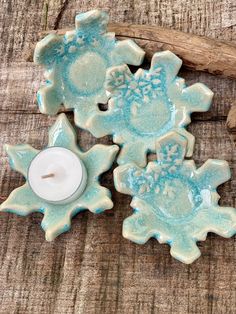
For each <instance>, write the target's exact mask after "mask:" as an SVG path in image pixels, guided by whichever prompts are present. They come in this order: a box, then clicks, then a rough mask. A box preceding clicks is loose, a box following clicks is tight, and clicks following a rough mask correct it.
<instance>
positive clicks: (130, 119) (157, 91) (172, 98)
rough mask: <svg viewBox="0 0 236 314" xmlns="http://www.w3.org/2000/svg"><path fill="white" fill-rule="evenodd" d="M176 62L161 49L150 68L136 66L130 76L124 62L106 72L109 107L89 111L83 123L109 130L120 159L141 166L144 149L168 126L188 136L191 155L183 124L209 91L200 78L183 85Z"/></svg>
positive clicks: (95, 130) (202, 106)
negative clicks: (109, 96)
mask: <svg viewBox="0 0 236 314" xmlns="http://www.w3.org/2000/svg"><path fill="white" fill-rule="evenodd" d="M181 64H182V61H181V60H180V59H179V58H178V57H177V56H176V55H174V54H173V53H172V52H170V51H164V52H158V53H155V54H154V56H153V58H152V62H151V68H150V70H149V71H145V70H142V69H139V70H138V71H137V72H136V73H135V74H134V75H133V74H132V73H131V72H130V70H129V68H128V67H127V66H126V65H122V66H117V67H113V68H111V69H109V70H108V71H107V76H106V88H107V90H108V91H109V92H110V93H111V99H110V101H109V108H108V111H106V112H100V114H94V115H93V116H92V117H91V118H90V119H89V120H88V125H87V128H88V129H89V130H90V131H91V132H92V134H93V135H94V136H96V137H102V136H104V135H107V134H112V135H113V140H114V142H115V143H118V144H121V145H122V150H121V153H120V155H119V157H118V163H119V164H125V163H127V162H135V163H136V164H138V165H139V166H145V165H146V154H147V152H154V151H155V143H156V140H157V139H158V138H159V137H160V136H162V135H164V134H166V133H168V132H170V131H177V132H178V133H180V134H182V135H184V136H185V137H186V138H187V139H188V147H187V156H191V155H192V152H193V146H194V137H193V135H191V134H190V133H188V132H187V131H186V129H185V126H186V125H187V124H189V123H190V121H191V120H190V114H191V113H192V112H195V111H207V110H208V109H209V106H210V104H211V100H212V97H213V93H212V91H211V90H209V89H208V88H207V87H206V86H205V85H203V84H201V83H196V84H194V85H192V86H190V87H186V86H185V83H184V80H183V79H182V78H179V77H177V76H176V75H177V73H178V71H179V69H180V67H181Z"/></svg>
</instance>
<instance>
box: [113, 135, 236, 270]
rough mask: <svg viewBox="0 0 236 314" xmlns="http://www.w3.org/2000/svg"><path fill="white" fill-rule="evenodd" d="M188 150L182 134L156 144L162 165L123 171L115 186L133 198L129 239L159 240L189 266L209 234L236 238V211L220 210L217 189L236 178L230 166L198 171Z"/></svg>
mask: <svg viewBox="0 0 236 314" xmlns="http://www.w3.org/2000/svg"><path fill="white" fill-rule="evenodd" d="M186 147H187V141H186V138H184V137H183V136H182V135H179V134H177V133H174V132H171V133H169V134H168V135H164V136H163V137H162V138H160V141H159V142H158V143H157V144H156V153H157V161H153V162H149V163H148V165H147V166H146V167H145V168H140V167H138V166H137V165H136V164H134V163H130V164H126V165H122V166H119V167H117V168H116V169H115V170H114V182H115V187H116V189H117V190H118V191H119V192H121V193H125V194H129V195H131V196H132V197H133V198H132V202H131V206H132V207H133V209H134V213H133V215H132V216H130V217H128V218H126V219H125V220H124V223H123V236H124V237H125V238H127V239H129V240H131V241H133V242H136V243H138V244H143V243H145V242H146V241H148V239H149V238H151V237H154V238H156V239H157V240H158V241H159V242H160V243H168V244H169V245H170V246H171V250H170V253H171V255H172V256H173V257H175V258H176V259H178V260H179V261H181V262H183V263H186V264H189V263H192V262H193V261H194V260H196V259H197V258H198V257H199V256H200V254H201V253H200V250H199V248H198V247H197V245H196V242H197V241H200V240H201V241H202V240H205V239H206V236H207V233H208V232H214V233H216V234H218V235H221V236H223V237H226V238H228V237H231V236H233V235H234V234H235V233H236V210H235V209H234V208H230V207H220V206H219V205H218V200H219V198H220V197H219V195H218V193H217V191H216V188H217V186H218V185H220V184H222V183H223V182H225V181H227V180H228V179H229V178H230V169H229V166H228V163H227V162H226V161H221V160H213V159H209V160H207V161H206V162H205V164H203V165H202V166H201V167H200V168H198V169H197V168H196V166H195V163H194V161H193V160H184V156H185V155H186Z"/></svg>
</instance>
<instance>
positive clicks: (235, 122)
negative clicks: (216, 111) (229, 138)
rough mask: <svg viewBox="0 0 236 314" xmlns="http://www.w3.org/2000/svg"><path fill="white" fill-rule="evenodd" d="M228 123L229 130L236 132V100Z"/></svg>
mask: <svg viewBox="0 0 236 314" xmlns="http://www.w3.org/2000/svg"><path fill="white" fill-rule="evenodd" d="M226 125H227V128H228V130H229V131H231V132H233V133H236V101H235V103H233V104H232V106H231V109H230V111H229V114H228V117H227V122H226Z"/></svg>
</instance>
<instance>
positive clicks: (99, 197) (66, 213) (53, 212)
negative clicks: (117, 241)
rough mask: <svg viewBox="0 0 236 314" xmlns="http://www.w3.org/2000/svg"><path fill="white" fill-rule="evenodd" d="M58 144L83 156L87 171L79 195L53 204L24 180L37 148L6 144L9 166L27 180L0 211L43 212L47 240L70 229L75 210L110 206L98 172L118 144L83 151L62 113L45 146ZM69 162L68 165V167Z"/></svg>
mask: <svg viewBox="0 0 236 314" xmlns="http://www.w3.org/2000/svg"><path fill="white" fill-rule="evenodd" d="M53 146H59V147H64V148H67V149H70V150H71V151H73V152H74V153H75V154H77V156H78V157H79V158H80V159H81V160H82V162H83V164H84V166H85V168H86V171H87V185H86V188H85V190H84V192H83V193H82V195H81V196H80V197H79V198H77V199H76V200H73V201H71V203H67V204H63V205H61V204H53V203H49V202H46V201H44V200H42V199H40V198H39V197H38V196H37V195H36V194H35V193H34V192H33V191H32V189H31V188H30V185H29V183H28V180H27V173H28V168H29V165H30V163H31V161H32V160H33V158H34V157H35V156H36V155H37V154H38V152H39V151H38V150H36V149H34V148H33V147H31V146H30V145H27V144H24V145H16V146H10V145H6V151H7V154H8V155H9V158H10V164H11V167H12V168H13V169H15V170H17V171H19V172H20V173H22V174H23V175H24V177H25V178H26V183H25V184H24V185H23V186H21V187H19V188H17V189H15V190H14V191H13V192H12V193H11V194H10V196H9V198H8V199H7V200H6V201H5V202H4V203H2V205H1V206H0V210H1V211H5V212H12V213H15V214H18V215H22V216H25V215H28V214H30V213H32V212H40V213H42V214H43V215H44V218H43V220H42V228H43V229H44V230H45V232H46V240H48V241H51V240H53V239H54V238H55V237H56V236H58V235H59V234H61V233H63V232H66V231H68V230H69V229H70V225H71V218H72V217H73V216H74V215H76V214H77V213H78V212H80V211H82V210H85V209H89V210H90V211H91V212H93V213H100V212H103V211H104V210H106V209H110V208H112V207H113V203H112V201H111V198H110V191H109V190H108V189H106V188H105V187H103V186H101V185H100V184H99V176H100V175H101V174H102V173H103V172H105V171H107V170H108V169H109V168H110V167H111V165H112V163H113V161H114V159H115V156H116V154H117V151H118V146H117V145H111V146H106V145H100V144H98V145H95V146H93V147H92V148H91V149H90V150H89V151H87V152H82V151H81V149H80V148H79V147H78V145H77V143H76V135H75V132H74V129H73V128H72V126H71V125H70V123H69V121H68V120H67V118H66V116H65V115H64V114H61V115H60V116H59V117H58V119H57V121H56V123H55V124H54V125H53V127H52V128H51V129H50V131H49V142H48V147H53ZM69 166H70V165H68V167H69Z"/></svg>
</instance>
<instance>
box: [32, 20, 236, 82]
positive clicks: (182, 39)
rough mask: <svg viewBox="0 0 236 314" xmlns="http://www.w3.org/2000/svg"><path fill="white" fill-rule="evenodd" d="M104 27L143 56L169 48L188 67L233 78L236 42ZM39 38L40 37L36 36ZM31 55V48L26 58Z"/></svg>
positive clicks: (137, 27) (114, 25)
mask: <svg viewBox="0 0 236 314" xmlns="http://www.w3.org/2000/svg"><path fill="white" fill-rule="evenodd" d="M70 30H71V29H60V30H49V31H43V32H41V33H40V34H39V35H40V36H39V37H42V38H43V37H44V36H46V35H47V34H52V33H56V34H58V35H64V34H65V33H66V32H67V31H70ZM108 31H111V32H114V33H115V34H116V37H117V38H118V39H121V40H124V39H132V40H135V41H136V43H137V44H138V45H139V46H140V47H141V48H143V49H144V50H145V52H146V58H147V60H149V61H150V60H151V58H152V56H153V53H155V52H157V51H160V50H170V51H172V52H173V53H175V54H176V55H177V56H179V57H180V58H181V59H182V60H183V65H184V66H185V67H187V68H188V69H191V70H197V71H204V72H208V73H211V74H214V75H222V76H225V77H230V78H233V79H236V45H234V44H232V43H230V42H226V41H225V42H223V41H219V40H215V39H211V38H207V37H204V36H197V35H194V34H188V33H184V32H180V31H176V30H173V29H168V28H164V27H160V26H157V25H137V24H131V23H109V25H108ZM40 39H41V38H40ZM30 59H31V60H32V59H33V49H32V53H31V54H30V58H29V60H30Z"/></svg>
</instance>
